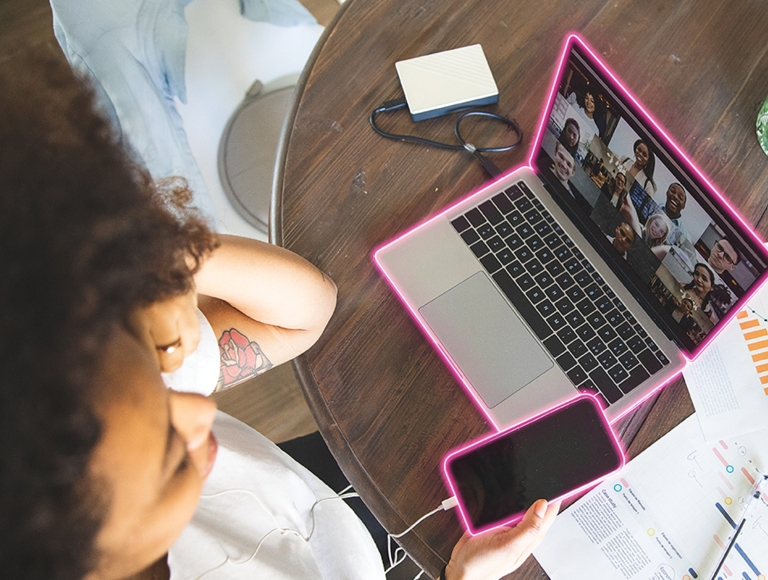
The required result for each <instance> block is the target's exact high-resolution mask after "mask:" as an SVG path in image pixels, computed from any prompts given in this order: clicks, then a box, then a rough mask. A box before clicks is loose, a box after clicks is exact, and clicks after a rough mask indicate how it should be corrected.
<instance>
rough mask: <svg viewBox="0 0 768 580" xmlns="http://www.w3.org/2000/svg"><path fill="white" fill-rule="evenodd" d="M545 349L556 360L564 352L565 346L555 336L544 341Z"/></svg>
mask: <svg viewBox="0 0 768 580" xmlns="http://www.w3.org/2000/svg"><path fill="white" fill-rule="evenodd" d="M544 346H545V348H546V349H547V350H548V351H549V354H551V355H552V356H553V357H555V358H557V357H559V356H560V355H561V354H563V353H564V352H565V345H564V344H563V343H562V342H561V340H560V339H559V338H557V337H556V336H555V335H552V336H550V337H549V338H548V339H547V340H545V341H544Z"/></svg>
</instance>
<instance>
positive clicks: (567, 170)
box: [552, 141, 576, 183]
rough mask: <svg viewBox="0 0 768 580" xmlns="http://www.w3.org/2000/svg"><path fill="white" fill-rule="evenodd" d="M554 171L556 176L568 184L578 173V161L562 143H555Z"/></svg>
mask: <svg viewBox="0 0 768 580" xmlns="http://www.w3.org/2000/svg"><path fill="white" fill-rule="evenodd" d="M554 162H555V164H554V166H553V169H552V170H553V171H554V172H555V176H557V178H558V179H559V180H560V181H562V182H563V183H566V182H567V181H568V180H569V179H570V178H571V177H573V174H574V173H576V161H575V160H574V159H573V155H571V154H570V153H569V152H568V150H567V149H566V148H565V146H563V144H562V143H560V141H555V159H554Z"/></svg>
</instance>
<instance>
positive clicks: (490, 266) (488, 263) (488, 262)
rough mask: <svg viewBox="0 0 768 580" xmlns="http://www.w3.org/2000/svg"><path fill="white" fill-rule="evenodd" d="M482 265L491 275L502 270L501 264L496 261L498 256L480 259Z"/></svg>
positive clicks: (488, 255)
mask: <svg viewBox="0 0 768 580" xmlns="http://www.w3.org/2000/svg"><path fill="white" fill-rule="evenodd" d="M480 263H481V264H482V265H483V268H485V269H486V271H487V272H488V273H489V274H493V273H494V272H496V271H497V270H501V262H499V261H498V260H497V259H496V256H494V255H493V254H486V255H485V256H483V257H482V258H480Z"/></svg>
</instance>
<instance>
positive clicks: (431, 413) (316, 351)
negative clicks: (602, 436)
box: [273, 0, 768, 578]
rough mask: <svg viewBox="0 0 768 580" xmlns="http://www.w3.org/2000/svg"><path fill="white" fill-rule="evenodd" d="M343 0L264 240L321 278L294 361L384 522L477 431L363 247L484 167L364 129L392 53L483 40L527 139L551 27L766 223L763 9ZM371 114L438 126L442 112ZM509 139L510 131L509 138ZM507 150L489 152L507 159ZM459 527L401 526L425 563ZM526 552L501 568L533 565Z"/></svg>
mask: <svg viewBox="0 0 768 580" xmlns="http://www.w3.org/2000/svg"><path fill="white" fill-rule="evenodd" d="M706 6H707V7H706V9H704V8H703V6H702V4H701V3H697V2H694V1H692V0H687V1H682V2H675V3H670V2H666V1H661V0H651V1H649V2H644V3H638V2H630V1H628V0H623V1H622V0H616V1H610V2H608V1H595V0H591V1H585V2H563V1H556V2H546V3H544V2H532V1H527V0H521V1H517V2H502V1H500V0H485V1H482V2H481V1H479V0H439V1H438V0H423V1H420V2H406V1H404V0H400V1H394V0H389V1H387V0H379V1H377V2H372V1H370V0H348V3H347V4H346V5H345V6H344V7H343V8H342V10H341V11H340V12H339V14H338V15H337V17H336V20H335V21H334V22H333V23H332V24H331V26H329V28H328V29H327V30H326V34H325V35H324V37H323V39H322V40H321V42H320V44H319V45H318V47H317V49H316V51H315V53H314V55H313V57H312V59H311V62H310V64H309V66H308V68H307V69H306V70H305V72H304V76H303V78H302V81H301V85H300V91H299V94H298V95H297V100H296V102H295V104H294V109H293V111H292V115H293V122H292V123H291V125H290V126H289V128H288V129H287V133H286V135H285V136H284V142H283V149H282V157H281V170H282V171H281V175H280V176H279V182H278V191H277V197H276V199H275V203H274V204H273V205H274V212H275V215H274V216H273V223H274V224H275V226H276V227H275V231H274V232H273V239H274V241H276V242H278V243H280V244H282V245H284V246H285V247H287V248H290V249H291V250H294V251H296V252H298V253H299V254H301V255H303V256H305V257H307V258H308V259H309V260H310V261H312V262H313V263H314V264H316V265H317V266H319V267H320V268H321V269H323V270H324V271H325V272H327V273H329V274H330V275H331V276H332V277H333V278H334V280H335V281H336V282H337V284H338V287H339V304H338V308H337V312H336V314H335V315H334V317H333V319H332V320H331V323H330V325H329V328H328V330H327V331H326V333H325V335H324V336H323V338H322V339H321V340H320V342H319V343H318V344H317V345H316V346H315V347H314V348H313V349H312V350H311V351H310V352H309V353H308V354H307V355H306V356H305V357H304V358H303V359H302V360H301V361H299V362H298V363H297V370H298V373H299V375H300V378H301V380H302V383H303V386H304V389H305V395H306V396H307V398H308V400H309V402H310V407H311V408H312V411H313V413H314V415H315V418H316V420H317V422H318V424H319V426H320V430H321V432H322V433H323V435H324V436H325V437H326V439H327V440H328V442H329V444H330V447H331V448H332V450H333V452H334V454H335V456H336V458H337V459H338V461H339V463H340V464H341V465H342V468H343V469H344V471H345V473H346V474H347V476H348V478H349V479H350V481H351V482H352V483H353V484H354V485H355V487H356V488H357V490H358V491H359V492H360V494H361V495H362V497H363V499H364V500H365V501H366V503H367V504H368V505H369V507H370V508H371V509H372V511H373V512H374V513H375V514H376V516H377V517H378V518H379V519H380V520H381V521H382V522H383V523H384V525H385V527H386V528H387V529H389V530H390V531H393V532H397V531H400V530H402V529H404V528H406V527H407V526H408V525H409V524H410V523H412V522H413V521H415V520H416V519H417V518H418V517H419V516H421V515H422V514H424V513H426V512H427V511H429V510H431V509H433V508H434V507H436V506H437V505H439V503H440V501H441V500H443V499H445V497H446V491H445V488H444V486H443V483H442V481H441V478H440V474H439V463H440V460H441V458H442V457H443V455H444V454H445V452H447V451H448V450H449V449H451V448H452V447H455V446H457V445H459V444H461V443H463V442H465V441H467V440H469V439H471V438H473V437H476V436H478V435H480V434H481V433H484V432H486V431H487V430H488V427H487V425H486V424H485V423H484V421H483V420H482V418H481V417H480V415H479V414H478V412H477V410H476V409H475V408H474V407H473V406H472V405H471V404H470V402H469V401H468V400H467V398H466V397H465V396H464V393H463V391H462V389H461V388H460V387H459V386H458V385H457V384H456V382H455V380H454V379H453V377H452V376H451V375H450V374H449V373H448V371H447V370H446V369H445V367H444V366H443V364H442V363H441V362H440V360H439V359H438V357H437V356H436V355H435V354H434V352H433V351H432V349H431V348H430V347H429V345H428V344H427V342H426V341H425V340H424V338H423V337H422V335H421V334H420V332H419V331H418V330H417V329H416V327H415V325H414V324H413V322H412V321H411V320H410V318H409V317H408V315H407V314H406V312H405V311H404V309H403V308H402V306H401V304H400V303H399V302H398V301H397V299H396V298H395V297H394V296H393V294H392V293H391V292H390V291H389V289H388V287H387V286H386V284H385V283H384V282H383V281H382V279H381V278H380V277H379V276H378V274H377V273H376V271H375V270H374V268H373V267H372V265H371V261H370V255H371V252H372V250H374V249H375V248H376V247H377V246H378V245H379V244H382V243H383V242H385V241H387V240H389V239H391V238H392V237H394V236H395V235H397V234H398V233H399V232H401V231H403V230H404V229H406V228H408V227H410V226H412V225H414V224H416V223H418V222H419V221H421V220H423V219H425V218H426V217H428V216H429V215H431V214H433V213H435V212H436V211H437V210H438V209H440V208H442V207H444V206H446V205H447V204H449V203H450V202H452V201H455V200H456V199H458V198H460V197H462V196H464V195H465V194H467V193H468V192H470V191H472V190H474V189H476V188H477V187H478V186H480V185H481V184H482V183H483V182H484V181H485V175H484V173H483V170H482V169H481V167H480V165H479V164H477V163H476V162H475V161H474V160H473V159H472V158H471V157H469V156H464V155H462V154H456V153H453V152H448V151H441V150H437V149H430V148H426V147H421V146H418V145H411V144H406V143H400V142H393V141H388V140H384V139H382V138H381V137H379V136H378V135H376V134H374V133H373V131H372V130H371V128H370V127H369V125H368V115H369V114H370V112H371V111H372V110H373V109H374V108H375V107H376V106H378V105H380V104H381V103H382V102H383V101H385V100H388V99H392V98H396V97H398V96H400V89H399V85H398V82H397V77H396V73H395V69H394V63H395V62H396V61H397V60H401V59H404V58H410V57H413V56H418V55H422V54H428V53H432V52H436V51H439V50H446V49H450V48H455V47H459V46H464V45H467V44H473V43H478V42H479V43H480V44H482V46H483V48H484V51H485V53H486V56H487V58H488V61H489V63H490V66H491V70H493V72H494V76H495V77H496V81H497V84H498V86H499V93H500V102H499V105H498V106H496V107H492V108H491V110H496V111H497V112H500V113H503V114H506V115H510V116H512V117H515V118H516V119H517V121H518V122H519V123H520V125H521V126H522V128H523V130H524V132H525V134H526V137H527V138H530V136H531V134H532V131H533V130H534V128H535V125H536V121H537V119H538V118H539V115H540V114H541V109H542V106H543V104H544V99H545V96H546V93H547V89H548V87H549V84H550V82H551V78H552V75H553V73H554V66H555V61H556V58H557V56H558V53H559V51H560V49H561V44H562V40H563V39H564V37H565V36H566V34H567V33H568V32H569V31H571V30H577V31H580V32H581V33H582V35H583V36H584V37H585V38H586V40H587V41H588V42H589V43H590V44H591V45H592V46H594V47H595V49H596V50H597V51H598V53H599V54H601V55H602V56H603V58H604V59H605V60H606V61H607V63H608V64H609V66H610V67H611V68H612V69H613V70H615V71H617V72H618V73H619V76H620V77H621V78H622V79H623V80H624V81H625V83H626V84H627V85H628V86H629V88H630V89H631V90H632V91H633V92H634V93H635V94H636V95H637V96H638V98H639V99H640V100H641V101H642V102H643V103H645V104H646V105H647V106H648V107H649V108H650V110H651V111H653V113H654V115H655V116H656V118H657V119H658V120H659V122H660V123H662V124H663V125H664V126H665V127H666V128H667V130H668V131H669V133H670V135H672V136H673V138H674V139H675V140H676V141H677V142H678V143H679V144H680V145H681V146H682V147H683V149H685V150H687V151H688V152H690V154H691V155H692V157H693V159H694V161H695V162H696V164H697V165H698V166H699V167H700V168H701V169H702V170H703V171H704V172H705V173H706V174H708V175H709V176H710V177H711V179H712V180H713V181H714V183H715V184H716V185H717V186H718V187H719V188H721V189H722V190H723V191H724V192H725V194H726V196H727V197H728V198H729V199H730V200H731V202H732V203H733V204H734V205H735V206H736V207H737V208H738V209H739V210H740V211H741V212H742V213H743V215H744V216H745V218H746V219H747V221H748V222H749V223H752V224H754V225H756V226H757V228H758V231H759V232H760V233H761V234H765V233H766V224H765V220H764V219H763V218H764V216H765V211H766V206H767V205H768V199H767V198H766V197H765V196H764V195H763V191H764V190H765V188H766V185H767V184H768V167H767V164H766V159H765V156H764V155H763V153H762V152H761V150H760V149H759V147H758V145H757V141H756V138H755V131H754V122H755V118H756V115H757V111H758V108H759V106H760V104H761V103H762V100H763V99H764V98H765V93H766V92H768V55H767V54H766V51H767V50H768V44H766V43H765V40H764V38H765V31H766V30H768V12H766V11H764V10H760V9H759V4H758V3H757V2H748V1H740V2H727V3H726V2H713V3H707V5H706ZM386 122H387V123H389V125H387V126H388V127H392V128H400V129H408V130H411V131H418V133H419V134H420V135H428V136H433V137H435V136H437V137H440V138H443V139H450V138H451V131H452V126H451V123H450V122H447V121H446V120H445V119H434V120H430V121H424V122H420V123H418V124H415V125H414V124H411V123H410V121H409V120H408V119H407V114H403V117H402V118H399V119H398V118H395V115H393V116H392V117H391V118H387V119H386ZM527 142H528V141H526V143H527ZM526 155H527V150H526V147H522V148H520V149H518V150H515V151H512V152H510V153H505V154H498V155H494V156H493V160H494V161H495V162H496V164H497V165H498V166H499V167H501V168H503V169H508V168H511V167H513V166H515V165H516V164H519V163H521V162H523V161H524V159H525V157H526ZM691 410H692V408H691V405H690V400H689V399H688V398H687V394H686V391H685V386H684V383H683V382H682V381H676V382H674V383H673V384H671V385H670V386H669V387H667V388H666V389H665V390H664V391H663V392H662V393H661V395H660V396H659V397H658V399H656V400H653V401H650V402H648V403H647V404H646V405H645V406H644V407H643V408H642V409H641V410H640V411H638V413H637V414H636V415H635V416H633V417H630V418H627V419H626V420H625V421H624V422H622V423H621V424H620V425H618V427H619V428H620V430H621V431H622V432H623V433H624V440H625V442H627V443H629V442H632V445H631V446H630V454H631V455H633V454H635V453H637V452H638V451H639V450H640V449H642V448H645V447H646V446H647V445H648V444H650V442H651V441H653V440H654V439H655V438H657V437H658V436H660V435H661V434H662V433H664V432H665V430H668V429H669V428H671V426H673V425H675V424H676V423H677V422H679V420H681V418H682V417H684V416H685V415H686V414H689V413H690V412H691ZM459 534H460V529H459V525H458V523H457V520H456V517H455V515H453V514H440V515H438V516H435V517H433V518H431V519H430V520H428V521H426V522H425V523H423V524H421V525H420V526H419V527H418V528H417V529H416V530H415V532H414V533H413V534H410V535H408V536H406V537H405V538H404V539H403V545H404V546H405V547H406V549H407V550H408V552H409V554H410V555H411V556H412V557H413V558H414V559H415V560H416V561H417V562H418V563H419V564H420V565H422V566H423V567H424V568H425V569H426V570H427V571H428V573H429V574H431V575H433V576H434V575H436V573H437V572H438V571H439V569H440V568H441V567H442V565H443V563H444V562H445V561H446V559H447V558H448V557H449V555H450V551H451V548H452V546H453V544H454V543H455V542H456V540H457V538H458V537H459ZM542 575H543V572H542V571H541V569H540V568H539V567H538V566H537V564H536V563H535V561H533V560H531V561H530V562H528V563H527V564H526V566H525V567H524V568H522V569H521V570H520V571H518V572H517V573H515V574H514V575H513V577H514V578H537V577H542Z"/></svg>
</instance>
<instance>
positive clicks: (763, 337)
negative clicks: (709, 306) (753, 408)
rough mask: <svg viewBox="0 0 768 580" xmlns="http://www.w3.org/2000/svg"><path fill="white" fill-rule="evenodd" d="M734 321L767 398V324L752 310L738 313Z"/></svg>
mask: <svg viewBox="0 0 768 580" xmlns="http://www.w3.org/2000/svg"><path fill="white" fill-rule="evenodd" d="M736 320H737V321H738V324H739V328H740V329H741V331H742V336H743V337H744V341H745V342H746V343H747V349H748V350H749V354H750V356H751V357H752V362H753V363H754V368H755V372H756V373H757V376H758V377H759V379H760V384H761V385H763V393H764V394H765V396H768V322H767V321H766V320H765V318H763V317H762V316H761V315H760V314H759V313H758V312H757V311H755V310H753V309H752V308H748V309H745V310H742V311H741V312H739V313H738V315H737V316H736Z"/></svg>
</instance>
